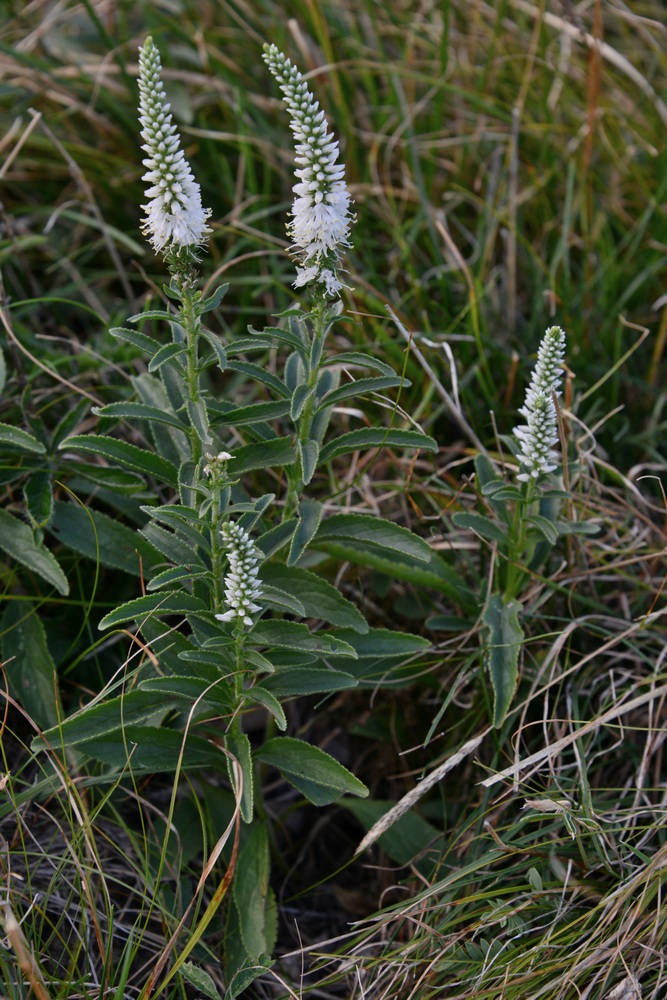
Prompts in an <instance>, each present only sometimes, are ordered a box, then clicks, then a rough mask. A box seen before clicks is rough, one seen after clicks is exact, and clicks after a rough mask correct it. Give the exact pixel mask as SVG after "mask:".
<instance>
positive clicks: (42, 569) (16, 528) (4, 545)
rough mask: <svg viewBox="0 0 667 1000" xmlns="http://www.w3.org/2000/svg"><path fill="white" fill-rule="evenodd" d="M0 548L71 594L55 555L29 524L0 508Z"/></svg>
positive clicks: (57, 587) (60, 589)
mask: <svg viewBox="0 0 667 1000" xmlns="http://www.w3.org/2000/svg"><path fill="white" fill-rule="evenodd" d="M0 549H2V550H3V551H4V552H6V553H7V555H9V556H11V557H12V559H15V560H16V562H19V563H21V564H22V565H23V566H26V567H27V568H28V569H30V570H32V571H33V572H34V573H37V575H38V576H41V577H42V579H43V580H46V582H47V583H50V584H51V586H52V587H55V588H56V590H57V591H58V593H60V594H69V584H68V582H67V578H66V576H65V574H64V573H63V571H62V569H61V568H60V565H59V564H58V562H57V561H56V559H55V557H54V556H52V555H51V553H50V552H49V550H48V549H46V548H45V547H44V545H43V544H41V543H40V542H36V541H35V536H34V534H33V532H32V531H31V530H30V528H29V527H28V525H27V524H24V523H23V521H19V519H18V518H17V517H13V516H12V515H11V514H10V513H9V512H8V511H6V510H0Z"/></svg>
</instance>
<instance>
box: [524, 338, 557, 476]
mask: <svg viewBox="0 0 667 1000" xmlns="http://www.w3.org/2000/svg"><path fill="white" fill-rule="evenodd" d="M564 356H565V333H564V331H563V330H561V328H560V327H559V326H552V327H550V328H549V329H548V330H547V332H546V333H545V334H544V337H543V338H542V342H541V343H540V346H539V349H538V352H537V364H536V365H535V369H534V371H533V376H532V378H531V380H530V385H529V386H528V389H527V391H526V401H525V403H524V405H523V406H522V407H521V409H520V410H519V413H520V414H521V416H522V417H525V418H526V420H527V423H526V424H523V425H522V426H520V427H515V429H514V436H515V437H516V438H517V440H518V442H519V444H520V446H521V451H520V454H519V460H520V462H521V472H520V473H519V474H518V476H517V479H518V480H519V481H521V482H528V481H529V480H530V479H537V478H538V476H540V475H542V474H543V473H546V472H553V470H554V469H555V468H557V466H558V455H557V454H556V452H555V450H554V447H555V445H556V444H557V443H558V416H557V414H556V407H555V405H554V399H553V396H554V394H555V395H556V396H557V397H558V396H560V384H561V380H562V366H563V360H564Z"/></svg>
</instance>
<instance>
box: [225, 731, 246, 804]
mask: <svg viewBox="0 0 667 1000" xmlns="http://www.w3.org/2000/svg"><path fill="white" fill-rule="evenodd" d="M225 749H226V750H227V752H228V754H231V757H233V758H234V760H235V761H236V762H237V764H238V765H239V767H240V768H241V781H240V787H239V782H238V781H237V775H236V771H235V768H234V765H233V761H232V760H231V759H230V757H227V771H228V773H229V780H230V781H231V783H232V788H234V789H235V790H236V794H237V795H238V794H240V796H241V804H240V808H241V817H242V819H243V821H244V823H252V814H253V773H252V752H251V750H250V740H249V739H248V737H247V735H246V734H245V733H240V732H238V733H237V732H234V731H233V730H232V731H231V732H229V733H227V735H226V736H225Z"/></svg>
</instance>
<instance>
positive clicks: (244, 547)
mask: <svg viewBox="0 0 667 1000" xmlns="http://www.w3.org/2000/svg"><path fill="white" fill-rule="evenodd" d="M220 535H221V536H222V542H223V546H224V548H225V549H226V551H227V559H228V561H229V573H228V574H227V575H226V577H225V583H224V586H225V601H226V602H227V604H228V605H229V611H226V612H225V613H224V614H221V615H216V616H215V617H216V618H218V619H219V620H220V621H221V622H229V621H232V620H233V619H234V618H240V619H241V620H242V622H243V624H244V625H252V624H253V620H252V618H251V617H250V615H251V614H252V613H253V612H255V611H261V608H260V607H259V605H257V604H254V603H253V602H254V601H255V599H256V598H257V597H261V595H262V588H261V586H260V582H259V577H258V575H257V561H258V559H259V553H258V551H257V549H256V548H255V545H254V544H253V541H252V539H251V538H250V535H249V534H248V532H247V531H246V530H245V528H242V527H241V525H240V524H238V523H237V522H235V521H227V522H225V524H223V526H222V528H221V529H220Z"/></svg>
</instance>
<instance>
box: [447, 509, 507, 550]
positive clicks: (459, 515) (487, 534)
mask: <svg viewBox="0 0 667 1000" xmlns="http://www.w3.org/2000/svg"><path fill="white" fill-rule="evenodd" d="M452 521H453V522H454V524H455V525H456V527H457V528H465V529H467V530H469V531H474V533H475V534H476V535H479V536H480V537H481V538H483V539H484V540H485V541H487V542H500V543H501V544H502V543H503V542H506V541H507V532H506V531H505V530H504V529H503V528H502V527H501V526H500V525H499V524H498V523H497V522H496V521H492V520H490V518H488V517H485V516H484V515H483V514H476V513H475V512H474V511H457V512H456V513H455V514H452Z"/></svg>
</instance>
